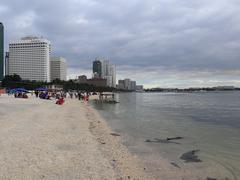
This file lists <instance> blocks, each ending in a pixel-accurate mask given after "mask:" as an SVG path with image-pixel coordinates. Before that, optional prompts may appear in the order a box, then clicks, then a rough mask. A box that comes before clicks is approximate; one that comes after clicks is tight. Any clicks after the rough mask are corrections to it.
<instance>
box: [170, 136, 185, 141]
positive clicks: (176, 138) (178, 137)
mask: <svg viewBox="0 0 240 180" xmlns="http://www.w3.org/2000/svg"><path fill="white" fill-rule="evenodd" d="M179 139H183V137H181V136H177V137H173V138H167V140H168V141H171V140H179Z"/></svg>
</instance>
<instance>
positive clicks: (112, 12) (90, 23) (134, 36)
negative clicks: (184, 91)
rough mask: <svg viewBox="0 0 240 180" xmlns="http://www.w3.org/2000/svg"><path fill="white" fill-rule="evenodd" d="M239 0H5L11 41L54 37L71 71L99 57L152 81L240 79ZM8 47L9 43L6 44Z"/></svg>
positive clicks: (85, 69)
mask: <svg viewBox="0 0 240 180" xmlns="http://www.w3.org/2000/svg"><path fill="white" fill-rule="evenodd" d="M239 12H240V1H239V0H211V1H209V0H199V1H197V0H119V1H117V0H41V1H40V0H1V2H0V21H2V22H3V23H4V25H5V35H6V36H5V40H6V42H5V44H6V46H7V44H8V42H9V41H11V40H16V39H19V38H21V37H23V36H27V35H36V36H43V37H45V38H47V39H49V40H50V41H51V42H52V47H53V49H52V50H53V55H56V56H63V57H65V58H66V59H67V60H68V67H69V69H68V74H69V78H71V77H75V76H76V75H80V74H87V75H88V76H90V75H91V66H92V61H93V60H94V59H95V57H106V58H108V59H110V61H111V62H112V63H113V64H116V65H117V75H118V79H120V78H127V77H129V78H132V79H136V80H137V81H138V83H139V84H145V86H146V87H156V86H157V87H190V86H194V87H195V86H216V85H235V86H240V13H239ZM6 50H7V47H6Z"/></svg>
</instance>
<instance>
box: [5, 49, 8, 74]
mask: <svg viewBox="0 0 240 180" xmlns="http://www.w3.org/2000/svg"><path fill="white" fill-rule="evenodd" d="M6 75H9V52H6V54H5V76H6Z"/></svg>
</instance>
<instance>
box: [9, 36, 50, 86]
mask: <svg viewBox="0 0 240 180" xmlns="http://www.w3.org/2000/svg"><path fill="white" fill-rule="evenodd" d="M50 53H51V43H50V41H48V40H47V39H43V38H38V37H25V38H22V39H21V40H18V41H14V42H11V43H10V44H9V75H13V74H17V75H19V76H20V77H21V78H22V79H24V80H31V81H46V82H49V81H50Z"/></svg>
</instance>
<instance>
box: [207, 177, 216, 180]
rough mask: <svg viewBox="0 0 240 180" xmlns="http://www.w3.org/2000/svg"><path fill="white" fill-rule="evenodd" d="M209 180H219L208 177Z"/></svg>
mask: <svg viewBox="0 0 240 180" xmlns="http://www.w3.org/2000/svg"><path fill="white" fill-rule="evenodd" d="M207 180H217V178H211V177H207Z"/></svg>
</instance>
